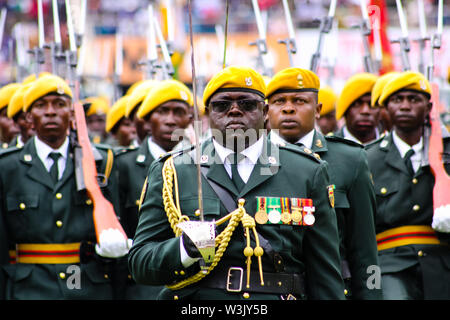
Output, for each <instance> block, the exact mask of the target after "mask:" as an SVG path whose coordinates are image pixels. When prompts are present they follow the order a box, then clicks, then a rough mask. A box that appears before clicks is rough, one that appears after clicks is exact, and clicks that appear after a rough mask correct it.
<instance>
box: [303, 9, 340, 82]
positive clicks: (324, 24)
mask: <svg viewBox="0 0 450 320" xmlns="http://www.w3.org/2000/svg"><path fill="white" fill-rule="evenodd" d="M336 2H337V0H331V3H330V9H329V11H328V15H327V16H326V17H323V18H322V20H320V27H319V39H318V41H317V47H316V51H315V52H314V54H313V55H312V57H311V63H310V70H311V71H313V72H314V73H317V70H318V69H319V64H320V56H321V52H322V42H323V37H324V35H325V34H327V33H329V32H330V30H331V28H332V27H333V19H334V14H335V12H336Z"/></svg>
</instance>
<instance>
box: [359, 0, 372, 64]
mask: <svg viewBox="0 0 450 320" xmlns="http://www.w3.org/2000/svg"><path fill="white" fill-rule="evenodd" d="M360 4H361V15H362V20H361V23H360V25H359V28H360V29H361V35H362V42H363V47H364V56H363V65H364V70H365V71H366V72H369V73H373V72H374V68H373V61H372V56H371V54H370V47H369V40H368V37H369V36H370V33H371V30H370V23H369V14H368V12H367V7H366V1H365V0H360Z"/></svg>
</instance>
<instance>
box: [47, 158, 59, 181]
mask: <svg viewBox="0 0 450 320" xmlns="http://www.w3.org/2000/svg"><path fill="white" fill-rule="evenodd" d="M48 157H49V158H51V159H52V160H53V164H52V166H51V167H50V176H51V177H52V180H53V182H54V183H56V182H58V178H59V172H58V159H59V158H60V157H61V153H59V152H50V154H49V155H48Z"/></svg>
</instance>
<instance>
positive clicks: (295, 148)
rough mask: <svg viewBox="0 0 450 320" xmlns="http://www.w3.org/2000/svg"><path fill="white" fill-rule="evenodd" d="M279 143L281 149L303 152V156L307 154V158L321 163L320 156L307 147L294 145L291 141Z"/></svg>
mask: <svg viewBox="0 0 450 320" xmlns="http://www.w3.org/2000/svg"><path fill="white" fill-rule="evenodd" d="M277 145H278V146H279V147H280V148H281V149H285V150H289V151H293V152H295V153H298V154H301V155H303V156H306V157H307V158H310V159H313V160H314V161H316V162H319V163H321V159H320V156H319V155H318V154H317V153H315V152H314V151H312V150H311V149H309V148H307V147H300V146H296V145H293V144H291V143H279V144H277Z"/></svg>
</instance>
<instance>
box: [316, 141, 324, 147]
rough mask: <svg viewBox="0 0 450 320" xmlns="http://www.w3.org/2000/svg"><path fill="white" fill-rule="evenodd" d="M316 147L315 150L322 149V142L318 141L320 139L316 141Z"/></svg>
mask: <svg viewBox="0 0 450 320" xmlns="http://www.w3.org/2000/svg"><path fill="white" fill-rule="evenodd" d="M316 147H317V148H322V147H323V144H322V140H320V139H317V140H316Z"/></svg>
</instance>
